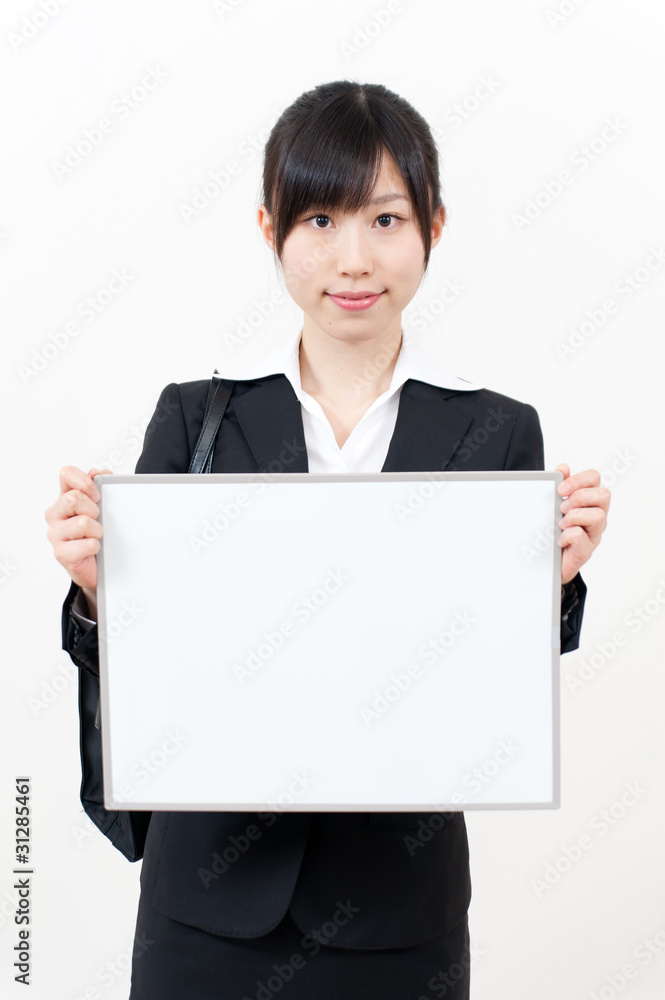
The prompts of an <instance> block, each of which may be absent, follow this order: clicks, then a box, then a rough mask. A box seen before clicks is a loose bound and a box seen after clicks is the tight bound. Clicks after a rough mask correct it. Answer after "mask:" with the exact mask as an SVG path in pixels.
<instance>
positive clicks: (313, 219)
mask: <svg viewBox="0 0 665 1000" xmlns="http://www.w3.org/2000/svg"><path fill="white" fill-rule="evenodd" d="M391 219H394V220H395V225H393V226H391V225H390V220H391ZM381 220H383V222H387V224H386V225H384V224H383V222H382V221H381ZM303 221H304V222H305V223H306V224H310V223H313V224H314V225H313V228H314V229H319V230H324V231H325V230H326V229H329V228H330V227H329V226H327V225H326V223H328V222H331V221H332V220H331V218H330V216H329V215H324V214H323V213H319V214H318V215H310V216H309V218H307V219H304V220H303ZM375 221H376V222H378V223H379V226H378V228H379V229H397V223H399V222H402V221H403V219H402V216H401V215H394V214H393V213H387V212H383V213H382V214H381V215H377V217H376V220H375ZM319 223H323V225H319Z"/></svg>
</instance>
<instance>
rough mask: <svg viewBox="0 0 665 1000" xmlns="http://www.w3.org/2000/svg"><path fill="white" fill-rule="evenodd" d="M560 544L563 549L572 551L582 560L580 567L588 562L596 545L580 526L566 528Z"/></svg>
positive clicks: (560, 538) (574, 525)
mask: <svg viewBox="0 0 665 1000" xmlns="http://www.w3.org/2000/svg"><path fill="white" fill-rule="evenodd" d="M558 544H559V546H560V547H561V548H562V549H570V550H571V551H572V552H574V553H575V556H576V557H577V558H578V559H579V560H580V565H581V564H582V563H584V562H586V561H587V559H588V558H589V556H590V555H591V553H592V552H593V550H594V549H595V545H594V544H593V542H592V541H591V539H590V538H589V536H588V535H587V533H586V531H585V530H584V528H582V527H580V526H579V525H578V524H573V525H571V526H570V527H569V528H565V529H564V530H563V531H562V532H561V534H560V535H559V539H558Z"/></svg>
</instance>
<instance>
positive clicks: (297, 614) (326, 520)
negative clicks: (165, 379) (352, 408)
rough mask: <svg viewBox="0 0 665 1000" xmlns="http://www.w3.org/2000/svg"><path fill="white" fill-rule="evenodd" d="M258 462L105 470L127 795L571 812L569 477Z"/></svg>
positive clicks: (109, 687)
mask: <svg viewBox="0 0 665 1000" xmlns="http://www.w3.org/2000/svg"><path fill="white" fill-rule="evenodd" d="M244 478H245V479H246V480H249V479H251V480H252V481H250V482H243V481H242V480H243V477H242V476H237V475H234V476H223V475H219V476H217V475H215V476H201V477H192V476H170V477H167V476H135V477H117V476H104V477H99V478H98V482H100V483H101V492H102V501H101V508H102V521H103V527H104V536H103V542H102V547H103V551H102V557H101V560H100V563H101V568H102V574H101V576H102V579H101V584H100V602H101V604H100V636H101V650H102V660H101V676H102V729H103V735H104V751H105V765H106V770H105V782H106V784H105V795H106V798H107V807H109V808H113V807H117V806H118V805H122V804H126V803H131V804H133V805H137V806H143V807H149V806H153V807H158V806H159V807H165V806H167V805H168V807H169V808H183V809H186V808H189V809H191V808H197V809H219V808H222V809H224V808H226V809H261V808H263V807H264V806H266V805H268V804H271V803H276V802H277V803H280V804H281V805H283V806H284V808H287V809H289V808H293V809H306V810H310V809H313V810H316V809H336V808H339V809H363V810H364V809H381V808H384V809H386V808H388V809H402V808H403V809H411V810H420V809H427V808H430V807H431V808H444V807H445V808H450V809H454V808H462V807H464V808H465V809H467V808H469V807H473V806H477V807H486V808H487V807H491V806H508V805H515V804H520V805H534V806H535V805H541V806H544V805H552V804H556V803H555V799H556V794H555V784H554V777H553V770H554V765H555V760H554V752H553V741H554V740H555V736H556V735H557V734H555V732H554V729H553V716H554V709H555V704H554V702H553V680H552V677H553V674H552V671H553V666H558V660H559V657H558V629H559V623H558V614H557V616H556V617H555V610H556V611H557V612H558V579H559V578H560V555H559V550H558V546H556V545H555V544H554V541H555V540H556V537H557V534H556V532H555V531H552V530H549V532H547V534H549V535H550V536H551V538H550V540H546V534H545V529H546V528H547V526H548V525H552V524H553V523H554V503H555V485H556V482H558V481H560V478H561V477H560V474H559V473H508V474H506V473H476V474H472V476H470V475H469V474H468V473H457V474H456V473H446V474H438V479H437V478H436V474H431V473H427V474H423V475H422V476H420V477H418V476H417V474H405V475H404V476H402V474H390V475H387V474H385V473H384V474H380V475H378V476H369V475H368V476H362V477H361V476H342V477H339V476H311V475H303V476H297V475H293V474H285V475H281V476H280V475H276V476H273V477H265V479H266V480H270V481H264V482H258V481H257V477H256V476H254V477H244ZM414 497H415V498H420V499H416V501H415V502H416V504H418V503H420V506H418V508H417V509H415V510H412V509H411V508H410V507H409V506H408V501H409V499H410V498H411V500H413V498H414ZM405 511H408V513H406V514H405V513H404V512H405ZM220 513H221V514H222V517H221V518H220V517H219V515H220ZM229 514H235V516H233V517H229V516H228V515H229ZM224 517H226V521H224V519H223V518H224ZM216 518H217V520H215V519H216ZM215 524H216V525H217V527H215ZM206 525H207V527H206ZM536 538H539V539H540V547H541V548H542V549H543V551H542V552H540V553H539V554H538V555H537V556H535V557H534V556H533V552H534V540H535V539H536ZM205 539H208V541H205ZM553 540H554V541H553ZM555 550H556V551H555ZM529 553H531V556H530V557H529V555H528V554H529ZM555 562H556V566H555ZM557 573H558V576H557ZM555 580H556V581H557V583H556V588H557V589H556V601H555V600H554V590H553V587H554V586H555ZM123 608H124V611H123ZM128 609H129V610H128ZM132 609H133V610H132ZM123 623H124V624H123ZM107 632H108V637H107ZM456 633H459V634H456ZM442 636H443V638H441V637H442ZM553 636H555V640H554V641H555V646H556V648H555V649H553ZM432 642H438V646H437V647H432V645H431V644H432ZM409 670H411V675H410V674H409ZM377 696H379V698H380V696H383V699H384V700H383V701H380V700H379V701H376V699H377ZM556 745H557V746H558V739H557V743H556ZM506 748H509V749H508V750H507V749H506ZM474 769H478V770H474ZM294 781H295V782H296V783H298V782H299V784H298V788H297V791H295V792H294V791H291V792H289V791H288V790H289V788H292V787H293V784H292V783H293V782H294Z"/></svg>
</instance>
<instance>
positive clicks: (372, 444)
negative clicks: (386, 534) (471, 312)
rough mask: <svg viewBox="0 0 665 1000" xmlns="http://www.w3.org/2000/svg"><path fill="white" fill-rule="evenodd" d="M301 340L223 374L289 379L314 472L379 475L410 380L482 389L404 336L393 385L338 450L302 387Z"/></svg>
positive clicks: (294, 339)
mask: <svg viewBox="0 0 665 1000" xmlns="http://www.w3.org/2000/svg"><path fill="white" fill-rule="evenodd" d="M301 334H302V331H298V332H297V334H294V336H293V337H292V338H290V339H289V340H288V341H287V342H286V343H284V344H282V345H280V347H278V348H276V349H275V350H274V351H272V352H270V354H268V355H267V356H266V357H264V358H262V359H261V360H260V361H256V362H254V363H253V364H250V365H244V366H243V365H242V362H241V363H240V364H239V365H238V366H235V367H234V366H232V365H229V364H225V365H224V367H223V371H221V372H220V374H221V375H222V377H223V378H230V379H236V380H243V379H256V378H263V377H265V376H266V375H277V374H283V375H286V377H287V378H288V380H289V382H290V383H291V385H292V386H293V391H294V392H295V394H296V396H297V397H298V399H299V401H300V403H301V407H302V422H303V428H304V431H305V446H306V448H307V462H308V469H309V471H310V472H380V471H381V469H382V468H383V465H384V462H385V460H386V456H387V454H388V448H389V446H390V440H391V438H392V436H393V432H394V430H395V423H396V421H397V410H398V408H399V400H400V395H401V390H402V386H403V385H404V383H405V382H406V380H407V379H409V378H413V379H417V380H418V381H419V382H427V383H428V384H429V385H438V386H441V387H442V388H444V389H459V390H462V391H469V390H472V389H481V388H482V386H481V385H477V384H476V383H474V382H467V381H466V380H465V379H461V378H458V377H457V376H456V375H452V374H450V373H449V372H446V371H444V370H443V369H442V368H441V367H440V366H439V364H438V363H437V362H436V361H435V360H434V358H431V357H430V356H429V355H427V354H426V353H425V352H424V351H423V349H422V347H420V345H419V344H418V343H417V342H416V341H415V340H414V339H413V337H412V336H409V335H406V334H404V333H403V335H402V343H401V346H400V352H399V354H398V356H397V361H396V363H395V368H394V371H393V375H392V379H391V381H390V385H389V386H388V388H387V389H386V391H385V392H384V393H382V394H381V395H380V396H379V397H378V398H377V399H375V400H374V402H373V403H372V404H371V406H369V407H368V408H367V410H366V411H365V413H364V414H363V416H362V417H361V418H360V420H359V421H358V423H357V424H356V426H355V427H354V428H353V430H352V431H351V433H350V435H349V437H348V438H347V439H346V441H345V442H344V444H343V445H342V447H341V448H340V447H339V445H338V444H337V441H336V439H335V434H334V431H333V429H332V427H331V425H330V421H329V420H328V418H327V417H326V415H325V413H324V411H323V408H322V406H321V404H320V403H319V402H317V400H316V399H314V397H313V396H310V394H309V393H308V392H305V390H304V389H303V387H302V384H301V382H300V359H299V352H300V338H301Z"/></svg>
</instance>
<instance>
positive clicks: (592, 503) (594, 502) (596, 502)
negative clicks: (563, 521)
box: [559, 486, 612, 514]
mask: <svg viewBox="0 0 665 1000" xmlns="http://www.w3.org/2000/svg"><path fill="white" fill-rule="evenodd" d="M611 498H612V494H611V493H610V491H609V490H608V489H606V488H605V487H604V486H590V487H581V488H579V489H577V490H575V491H574V492H573V493H571V494H570V496H569V497H568V498H567V499H565V500H563V501H562V502H561V504H560V505H559V506H560V508H561V510H562V512H563V513H564V514H565V513H566V511H568V510H573V509H574V508H576V507H601V508H602V509H603V510H604V511H605V513H607V511H608V510H609V506H610V500H611Z"/></svg>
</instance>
